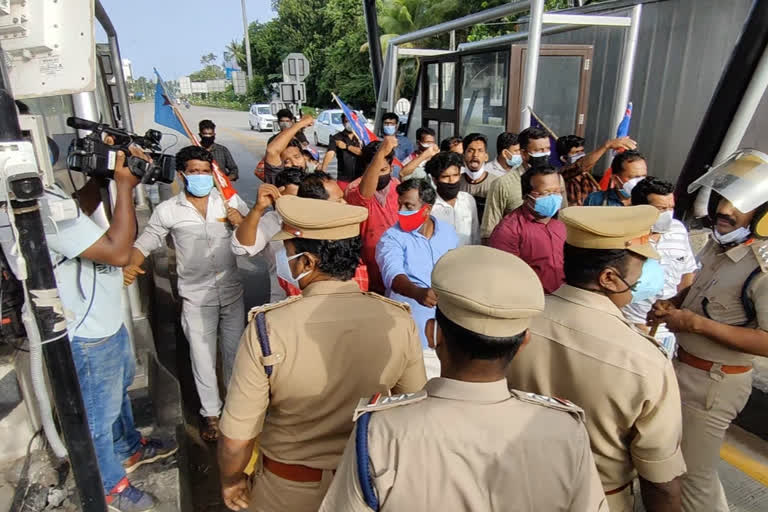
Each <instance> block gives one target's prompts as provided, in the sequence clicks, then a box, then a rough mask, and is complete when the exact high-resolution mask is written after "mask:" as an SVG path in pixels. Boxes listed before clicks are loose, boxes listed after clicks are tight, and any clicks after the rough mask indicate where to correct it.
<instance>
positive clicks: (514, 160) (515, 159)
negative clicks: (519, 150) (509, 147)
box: [507, 155, 523, 167]
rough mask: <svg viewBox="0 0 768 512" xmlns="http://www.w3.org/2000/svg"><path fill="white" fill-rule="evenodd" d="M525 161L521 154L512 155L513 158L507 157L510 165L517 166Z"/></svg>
mask: <svg viewBox="0 0 768 512" xmlns="http://www.w3.org/2000/svg"><path fill="white" fill-rule="evenodd" d="M522 163H523V157H522V156H520V155H512V158H507V165H508V166H510V167H517V166H518V165H521V164H522Z"/></svg>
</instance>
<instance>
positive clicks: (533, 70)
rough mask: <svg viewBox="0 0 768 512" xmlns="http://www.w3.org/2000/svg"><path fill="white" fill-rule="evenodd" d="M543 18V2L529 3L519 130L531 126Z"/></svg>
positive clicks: (540, 0) (534, 0)
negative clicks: (526, 48)
mask: <svg viewBox="0 0 768 512" xmlns="http://www.w3.org/2000/svg"><path fill="white" fill-rule="evenodd" d="M543 16H544V0H533V1H532V2H531V18H530V23H529V26H528V50H527V54H526V59H525V78H524V79H523V94H522V105H521V106H522V109H523V111H522V115H521V116H520V130H521V131H522V130H525V129H526V128H528V127H529V126H530V125H531V112H530V109H532V108H533V106H534V105H533V103H534V101H535V99H536V76H537V75H538V72H539V51H540V48H541V25H542V18H543Z"/></svg>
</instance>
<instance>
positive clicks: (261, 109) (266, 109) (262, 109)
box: [259, 107, 272, 116]
mask: <svg viewBox="0 0 768 512" xmlns="http://www.w3.org/2000/svg"><path fill="white" fill-rule="evenodd" d="M271 113H272V109H270V108H269V107H259V114H261V115H262V116H268V115H269V114H271Z"/></svg>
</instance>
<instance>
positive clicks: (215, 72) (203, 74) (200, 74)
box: [189, 64, 226, 82]
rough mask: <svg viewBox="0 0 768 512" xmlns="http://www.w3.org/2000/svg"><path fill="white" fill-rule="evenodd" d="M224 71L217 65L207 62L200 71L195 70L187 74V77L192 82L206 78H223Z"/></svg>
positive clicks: (203, 80) (202, 80)
mask: <svg viewBox="0 0 768 512" xmlns="http://www.w3.org/2000/svg"><path fill="white" fill-rule="evenodd" d="M225 76H226V73H224V70H223V69H221V68H220V67H219V66H217V65H215V64H208V65H207V66H205V67H204V68H203V69H201V70H200V71H196V72H194V73H192V74H190V75H189V79H190V80H191V81H193V82H205V81H206V80H216V79H219V78H224V77H225Z"/></svg>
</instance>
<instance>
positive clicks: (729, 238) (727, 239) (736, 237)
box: [712, 226, 752, 245]
mask: <svg viewBox="0 0 768 512" xmlns="http://www.w3.org/2000/svg"><path fill="white" fill-rule="evenodd" d="M751 234H752V232H751V231H750V230H749V228H745V227H743V226H742V227H740V228H738V229H734V230H733V231H731V232H730V233H726V234H724V235H721V234H720V233H718V232H717V229H714V228H713V229H712V237H713V238H714V239H715V241H716V242H717V243H719V244H720V245H730V244H739V243H741V242H743V241H745V240H746V239H747V238H749V235H751Z"/></svg>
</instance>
